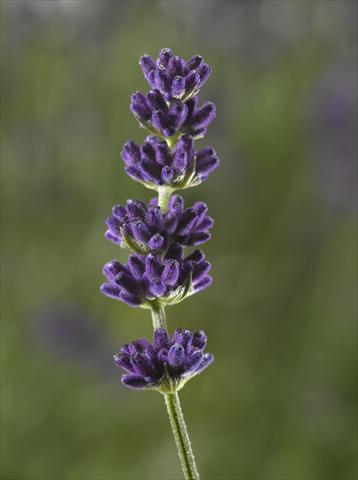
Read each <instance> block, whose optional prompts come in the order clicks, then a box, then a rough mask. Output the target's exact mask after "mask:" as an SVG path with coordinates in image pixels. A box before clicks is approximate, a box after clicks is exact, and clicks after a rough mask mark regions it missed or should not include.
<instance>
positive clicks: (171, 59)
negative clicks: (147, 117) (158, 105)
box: [139, 48, 211, 101]
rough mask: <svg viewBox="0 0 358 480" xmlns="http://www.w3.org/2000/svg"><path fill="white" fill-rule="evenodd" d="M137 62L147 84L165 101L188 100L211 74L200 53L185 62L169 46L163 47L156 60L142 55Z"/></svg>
mask: <svg viewBox="0 0 358 480" xmlns="http://www.w3.org/2000/svg"><path fill="white" fill-rule="evenodd" d="M139 64H140V66H141V68H142V71H143V74H144V77H145V78H146V80H147V82H148V83H149V85H150V86H151V87H152V88H155V89H158V90H159V91H160V92H161V93H162V94H163V96H164V98H165V100H166V101H172V100H175V99H180V100H183V101H184V100H188V99H189V98H190V97H192V96H194V95H196V94H197V93H198V92H199V90H200V88H201V87H202V86H203V85H204V83H205V82H206V80H207V79H208V78H209V76H210V74H211V67H209V65H207V64H206V63H205V62H204V60H203V58H202V57H200V55H194V56H193V57H192V58H191V59H190V60H189V61H187V62H186V61H185V60H184V59H183V58H182V57H178V56H175V55H174V54H173V52H172V51H171V50H170V49H169V48H163V49H162V50H161V51H160V52H159V57H158V58H157V60H156V61H153V59H152V58H151V57H150V56H149V55H143V57H141V58H140V60H139Z"/></svg>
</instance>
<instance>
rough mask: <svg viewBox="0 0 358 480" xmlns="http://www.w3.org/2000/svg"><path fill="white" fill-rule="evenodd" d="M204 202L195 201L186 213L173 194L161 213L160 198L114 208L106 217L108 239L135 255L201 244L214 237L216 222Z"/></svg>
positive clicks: (177, 197) (181, 201)
mask: <svg viewBox="0 0 358 480" xmlns="http://www.w3.org/2000/svg"><path fill="white" fill-rule="evenodd" d="M207 210H208V209H207V206H206V205H205V203H204V202H196V203H195V204H194V205H193V206H192V207H191V208H187V209H186V210H184V200H183V198H182V197H181V196H179V195H172V196H171V198H170V200H169V205H168V210H167V212H166V213H164V214H163V213H162V210H161V208H160V207H159V206H158V199H157V198H153V199H152V200H150V202H149V205H148V207H147V206H146V205H145V203H144V202H140V201H138V200H128V201H127V204H126V205H125V206H121V205H115V206H114V207H113V209H112V215H111V216H110V217H108V218H107V220H106V225H107V227H108V229H107V231H106V233H105V236H106V238H107V239H108V240H110V241H112V242H113V243H115V244H118V245H121V246H122V247H129V248H130V249H132V250H133V251H134V252H136V253H140V254H146V253H149V252H152V253H162V252H166V251H167V249H168V248H169V246H170V245H171V244H173V243H178V244H180V245H183V246H188V247H189V246H195V245H200V244H202V243H204V242H206V241H208V240H209V239H210V237H211V235H210V233H209V229H210V228H211V227H212V226H213V224H214V221H213V219H212V218H211V217H209V216H208V215H207Z"/></svg>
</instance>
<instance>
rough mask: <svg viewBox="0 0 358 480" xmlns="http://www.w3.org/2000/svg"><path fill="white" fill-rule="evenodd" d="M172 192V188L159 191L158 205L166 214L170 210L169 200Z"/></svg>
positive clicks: (161, 188)
mask: <svg viewBox="0 0 358 480" xmlns="http://www.w3.org/2000/svg"><path fill="white" fill-rule="evenodd" d="M172 192H173V190H172V188H170V187H167V186H165V187H160V188H159V189H158V205H159V207H160V208H161V210H162V212H163V213H166V211H167V210H168V204H169V199H170V195H171V194H172Z"/></svg>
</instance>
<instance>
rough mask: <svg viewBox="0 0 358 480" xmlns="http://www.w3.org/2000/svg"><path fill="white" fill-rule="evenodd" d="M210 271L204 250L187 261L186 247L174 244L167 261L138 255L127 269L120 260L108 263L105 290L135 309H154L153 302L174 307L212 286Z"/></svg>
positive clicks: (105, 268)
mask: <svg viewBox="0 0 358 480" xmlns="http://www.w3.org/2000/svg"><path fill="white" fill-rule="evenodd" d="M210 268H211V265H210V263H209V262H207V261H206V260H205V256H204V254H203V253H202V252H201V251H200V250H195V251H194V252H193V253H192V254H191V255H189V256H187V257H186V258H183V249H182V247H181V246H180V245H179V244H177V243H174V244H172V245H171V246H170V247H169V249H168V251H167V252H166V254H165V255H164V257H162V256H161V255H154V254H152V253H149V254H148V255H138V254H136V253H134V254H132V255H130V256H129V258H128V264H127V265H123V264H122V263H120V262H118V261H117V260H112V261H111V262H108V263H106V265H105V266H104V268H103V273H104V275H105V277H106V279H107V283H104V284H103V285H102V287H101V290H102V292H103V293H104V294H105V295H107V296H108V297H112V298H115V299H116V300H122V301H123V302H125V303H127V304H128V305H130V306H132V307H139V306H141V307H143V308H151V304H152V302H153V301H156V302H158V301H159V302H160V303H161V304H163V305H174V304H176V303H179V302H181V301H182V300H184V299H185V298H186V297H188V296H190V295H192V294H193V293H196V292H200V291H201V290H204V288H207V287H208V286H209V285H210V284H211V282H212V278H211V277H210V275H208V273H209V271H210Z"/></svg>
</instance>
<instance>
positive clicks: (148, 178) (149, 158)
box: [122, 136, 220, 191]
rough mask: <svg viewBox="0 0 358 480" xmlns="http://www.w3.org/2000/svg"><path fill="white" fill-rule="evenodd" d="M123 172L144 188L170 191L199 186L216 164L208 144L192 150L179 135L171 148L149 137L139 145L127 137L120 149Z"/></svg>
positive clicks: (187, 138)
mask: <svg viewBox="0 0 358 480" xmlns="http://www.w3.org/2000/svg"><path fill="white" fill-rule="evenodd" d="M122 159H123V161H124V164H125V171H126V173H127V174H128V175H129V176H130V177H132V178H133V179H134V180H137V181H139V182H141V183H143V184H144V185H146V186H147V187H148V188H152V189H154V190H157V189H158V187H160V186H168V187H170V188H171V189H172V190H173V191H174V190H178V189H184V188H188V187H192V186H195V185H199V184H200V183H202V182H203V181H205V180H206V179H207V178H208V176H209V174H210V173H211V172H212V171H213V170H215V168H217V167H218V166H219V163H220V160H219V158H218V156H217V155H216V152H215V151H214V149H212V148H211V147H206V148H202V149H201V150H198V151H197V152H196V151H195V150H194V142H193V139H192V138H191V137H188V136H183V137H181V138H180V140H179V141H178V142H177V144H176V145H175V147H174V148H173V150H171V149H170V148H169V147H168V144H167V142H165V141H162V140H160V139H159V138H158V137H154V136H149V137H147V138H146V140H145V142H144V143H143V145H142V146H138V145H137V144H136V143H135V142H133V141H132V140H130V141H129V142H127V143H126V144H125V145H124V146H123V148H122Z"/></svg>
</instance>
